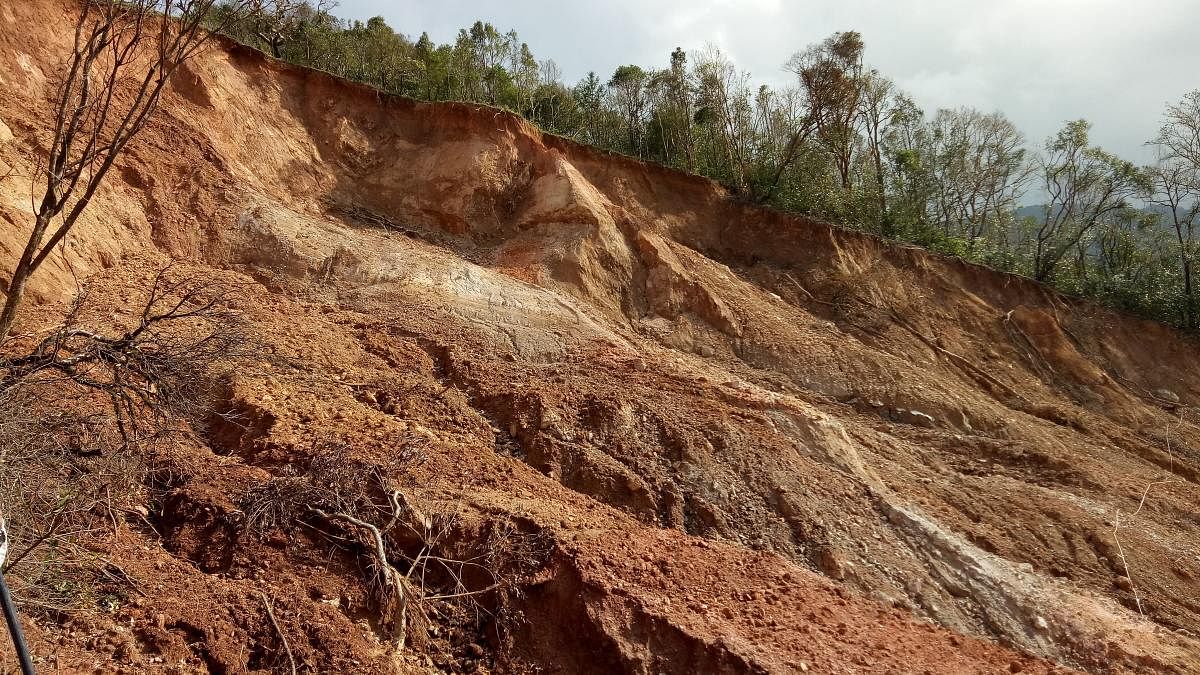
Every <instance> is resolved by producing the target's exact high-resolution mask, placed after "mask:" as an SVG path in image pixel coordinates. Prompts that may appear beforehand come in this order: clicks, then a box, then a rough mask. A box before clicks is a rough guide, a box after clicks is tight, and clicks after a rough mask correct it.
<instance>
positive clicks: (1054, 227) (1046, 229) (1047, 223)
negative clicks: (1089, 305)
mask: <svg viewBox="0 0 1200 675" xmlns="http://www.w3.org/2000/svg"><path fill="white" fill-rule="evenodd" d="M1090 129H1091V124H1089V123H1088V122H1087V121H1086V120H1075V121H1073V122H1068V123H1067V124H1066V126H1064V127H1063V129H1062V130H1061V131H1059V132H1058V134H1057V135H1055V136H1054V137H1053V138H1051V139H1049V140H1048V141H1047V142H1046V151H1045V155H1044V156H1043V157H1042V159H1041V173H1042V179H1043V181H1044V185H1045V189H1046V192H1047V194H1048V195H1049V200H1050V201H1049V203H1048V204H1047V205H1046V208H1045V212H1044V215H1043V218H1042V222H1041V224H1040V225H1039V227H1038V229H1037V232H1036V241H1035V248H1034V257H1033V276H1034V278H1035V279H1037V280H1038V281H1049V280H1051V279H1053V278H1054V276H1055V274H1056V272H1057V271H1058V265H1059V263H1060V262H1061V261H1062V259H1063V257H1064V256H1066V255H1067V253H1069V252H1071V251H1072V249H1075V250H1076V252H1077V253H1078V254H1079V255H1078V258H1077V260H1078V266H1079V267H1080V268H1081V267H1082V266H1083V265H1084V264H1085V259H1086V258H1085V255H1084V252H1085V247H1086V244H1087V241H1086V238H1087V236H1088V235H1089V234H1090V233H1092V232H1093V230H1095V229H1096V227H1097V226H1098V225H1100V224H1101V223H1102V222H1103V221H1104V219H1105V218H1106V217H1110V216H1113V215H1117V214H1118V213H1119V212H1121V211H1122V210H1124V209H1127V208H1128V207H1129V205H1128V202H1127V200H1128V199H1130V198H1131V197H1134V196H1136V195H1138V194H1143V193H1145V192H1148V191H1149V190H1148V188H1149V185H1148V182H1147V179H1146V177H1145V175H1144V174H1143V173H1142V172H1141V171H1139V170H1138V169H1137V167H1135V166H1134V165H1133V164H1132V163H1131V162H1128V161H1126V160H1123V159H1121V158H1119V157H1117V156H1115V155H1113V154H1111V153H1108V152H1105V151H1104V150H1102V149H1100V148H1097V147H1093V146H1090V145H1089V144H1088V132H1089V130H1090ZM1077 271H1078V272H1079V273H1081V274H1082V273H1083V272H1084V270H1083V269H1078V270H1077Z"/></svg>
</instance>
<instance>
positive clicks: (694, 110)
mask: <svg viewBox="0 0 1200 675" xmlns="http://www.w3.org/2000/svg"><path fill="white" fill-rule="evenodd" d="M223 11H224V10H223V9H222V6H218V7H217V8H216V9H215V10H214V12H213V21H214V23H220V24H223V25H229V26H232V28H231V29H229V30H227V31H226V32H228V33H229V34H230V36H231V37H233V38H234V39H236V40H238V41H240V42H243V43H245V44H249V45H252V46H255V47H258V48H260V49H262V50H264V51H267V52H269V53H271V54H273V55H274V56H275V57H277V58H281V59H284V60H287V61H290V62H293V63H297V64H301V65H305V66H309V67H313V68H318V69H321V70H324V71H327V72H329V73H332V74H334V75H338V76H340V77H344V78H347V79H351V80H356V81H359V82H364V83H367V84H370V85H372V86H375V87H377V88H379V89H381V90H383V91H386V92H389V93H395V94H400V95H404V96H409V97H413V98H417V99H422V100H429V101H443V100H456V101H470V102H477V103H484V104H488V105H494V106H501V107H504V108H508V109H510V110H512V111H514V112H516V113H518V114H520V115H522V116H523V117H525V118H526V119H528V120H530V121H531V122H533V123H535V124H536V125H538V126H539V127H540V128H542V129H544V130H546V131H548V132H551V133H554V134H559V135H562V136H565V137H568V138H572V139H575V140H578V141H581V142H584V143H588V144H591V145H595V146H598V147H601V148H604V149H607V150H611V151H616V152H620V153H623V154H627V155H630V156H633V157H637V158H640V159H643V160H648V161H653V162H658V163H661V164H664V165H667V166H670V167H674V168H678V169H681V170H684V171H689V172H692V173H697V174H701V175H704V176H708V177H710V178H713V179H716V180H718V181H720V182H721V183H723V184H724V185H726V186H728V187H729V189H730V190H732V191H733V192H734V193H736V194H737V195H739V196H740V197H741V198H743V199H745V200H748V201H752V202H755V203H759V204H762V205H765V206H771V207H774V208H778V209H782V210H785V211H790V212H794V213H800V214H805V215H809V216H813V217H817V218H821V219H825V220H829V221H833V222H837V223H841V224H843V225H845V226H847V227H852V228H856V229H860V230H864V231H867V232H872V233H875V234H878V235H880V236H882V237H885V238H889V239H894V240H902V241H906V242H911V243H915V244H918V245H921V246H924V247H927V248H929V249H932V250H935V251H938V252H941V253H946V254H951V255H955V256H959V257H962V258H964V259H966V260H970V261H974V262H980V263H983V264H986V265H989V266H992V267H995V268H998V269H1001V270H1005V271H1008V272H1014V273H1017V274H1022V275H1025V276H1028V277H1031V278H1033V279H1036V280H1038V281H1042V282H1046V283H1049V284H1052V285H1054V286H1055V287H1057V288H1059V289H1061V290H1063V291H1065V292H1068V293H1071V294H1075V295H1083V296H1088V297H1092V298H1094V299H1097V300H1099V301H1101V302H1103V303H1105V304H1108V305H1110V306H1113V307H1116V308H1119V309H1122V310H1126V311H1131V312H1134V313H1137V314H1140V315H1142V316H1146V317H1149V318H1153V319H1157V320H1160V321H1163V322H1167V323H1170V324H1173V325H1175V326H1178V327H1181V328H1185V329H1188V330H1197V329H1198V328H1200V303H1198V302H1197V297H1196V296H1197V293H1196V290H1195V280H1194V278H1193V276H1194V267H1195V265H1194V261H1195V257H1196V253H1197V248H1198V246H1197V242H1196V238H1195V235H1196V230H1197V229H1198V227H1197V226H1198V224H1200V90H1198V91H1196V92H1193V93H1191V94H1189V95H1187V96H1186V97H1184V98H1183V99H1182V100H1181V101H1179V102H1178V103H1175V104H1173V105H1170V106H1168V107H1167V109H1166V111H1165V113H1164V116H1163V123H1162V127H1161V130H1160V131H1159V133H1158V135H1157V136H1156V137H1155V138H1153V139H1150V140H1149V143H1150V144H1151V145H1152V146H1153V147H1154V148H1155V150H1156V157H1157V159H1156V161H1155V163H1154V164H1153V165H1151V166H1137V165H1135V164H1134V163H1133V162H1130V161H1128V160H1125V159H1122V158H1121V157H1118V156H1116V155H1114V154H1113V153H1110V152H1107V151H1105V150H1104V149H1102V148H1100V147H1097V146H1096V145H1095V144H1093V143H1092V141H1091V139H1090V134H1089V132H1090V129H1091V125H1090V124H1089V123H1088V122H1087V121H1086V120H1073V121H1069V122H1067V123H1066V124H1065V125H1064V126H1063V128H1062V129H1061V130H1060V131H1058V132H1057V133H1056V134H1055V135H1054V136H1052V137H1051V138H1049V139H1047V140H1046V141H1045V142H1044V143H1042V144H1040V145H1038V146H1031V144H1030V143H1028V142H1027V139H1026V138H1025V137H1024V135H1023V134H1022V133H1021V131H1020V130H1019V129H1017V127H1016V126H1015V125H1014V124H1013V123H1012V122H1011V121H1010V120H1009V119H1008V118H1006V117H1005V116H1004V115H1003V114H1002V113H999V112H990V113H985V112H982V111H979V110H975V109H973V108H969V107H962V108H955V109H940V110H936V111H934V112H933V113H932V114H930V113H927V112H926V111H924V110H922V109H921V108H920V107H919V106H918V105H917V103H916V102H915V101H914V100H913V99H912V98H911V97H910V96H908V95H907V94H905V93H904V92H903V91H901V90H900V89H899V88H898V87H897V86H896V84H895V83H894V82H893V81H892V80H891V79H889V78H888V77H887V76H885V75H883V74H881V73H880V72H879V71H878V70H876V69H874V68H870V67H868V66H867V65H866V63H865V60H864V52H865V45H864V42H863V39H862V36H861V35H859V34H858V33H856V32H853V31H846V32H840V33H835V34H833V35H831V36H830V37H828V38H827V39H825V40H823V41H821V42H818V43H815V44H812V45H809V46H807V47H805V48H803V49H801V50H800V51H798V52H796V53H795V54H794V55H792V56H791V58H790V59H788V60H787V62H786V69H787V70H788V71H789V72H790V73H791V74H792V75H793V79H792V82H791V84H790V85H789V86H786V87H783V88H772V87H769V86H767V85H762V84H758V85H756V84H755V83H754V82H753V81H752V79H751V77H750V75H749V74H748V73H746V72H745V71H743V70H741V69H739V68H738V67H737V66H736V65H735V64H734V63H733V62H732V61H731V60H730V59H729V58H728V57H727V56H726V55H725V54H723V53H721V51H720V50H719V49H717V48H715V47H708V48H706V49H703V50H699V51H696V52H691V53H688V52H685V51H683V50H682V49H679V48H676V49H675V50H674V51H672V52H671V53H670V54H669V55H668V58H667V59H665V60H664V63H662V64H660V66H658V67H642V66H639V65H633V64H630V65H623V66H620V67H618V68H617V69H616V70H615V71H614V72H613V73H612V75H611V76H609V77H608V78H603V77H601V76H599V75H597V74H596V73H595V72H591V73H588V74H587V76H585V77H584V78H583V79H581V80H580V81H579V82H576V83H574V84H567V83H565V82H564V81H563V77H562V71H561V70H560V69H559V68H558V66H557V65H556V64H555V63H554V61H553V60H538V59H537V58H535V57H534V55H533V53H532V51H531V50H530V48H529V46H528V44H526V43H524V42H521V40H520V38H519V36H518V35H517V33H516V32H515V31H508V32H501V31H500V30H499V29H497V28H496V27H495V26H493V25H492V24H490V23H484V22H475V23H474V24H473V25H472V26H471V27H470V28H465V29H463V30H461V31H459V33H458V35H457V37H456V38H455V40H454V42H453V43H448V44H435V43H434V42H433V41H432V40H431V39H430V37H429V35H428V34H427V33H422V34H421V35H420V36H419V37H418V38H417V39H416V40H412V39H410V38H409V37H407V36H405V35H403V34H401V33H398V32H396V31H395V30H394V29H393V28H391V27H390V26H388V24H387V23H386V21H384V19H383V18H382V17H375V18H373V19H370V20H369V21H366V22H365V23H364V22H361V21H346V20H342V19H339V18H338V17H336V16H335V15H334V14H333V13H332V12H331V7H330V6H328V5H325V4H318V5H312V4H308V3H303V4H299V5H287V6H283V5H281V6H280V7H279V8H278V10H277V11H276V12H274V13H263V14H262V15H260V16H258V17H257V18H256V19H255V20H254V21H252V22H241V23H237V24H231V23H230V22H228V21H222V17H223V14H222V12H223ZM1028 199H1033V200H1035V201H1040V202H1042V203H1041V204H1040V205H1038V206H1035V207H1030V206H1025V207H1022V202H1023V201H1025V200H1028Z"/></svg>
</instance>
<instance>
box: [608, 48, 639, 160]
mask: <svg viewBox="0 0 1200 675" xmlns="http://www.w3.org/2000/svg"><path fill="white" fill-rule="evenodd" d="M647 79H648V77H647V75H646V71H644V70H642V69H641V68H639V67H637V66H632V65H629V66H619V67H618V68H617V69H616V71H614V72H613V76H612V77H611V78H609V80H608V88H609V89H610V90H611V91H612V95H613V101H614V103H615V104H616V108H617V110H618V111H619V112H620V113H621V116H622V118H623V119H624V120H625V131H626V134H627V140H628V146H627V147H628V149H629V152H631V153H633V154H635V155H637V156H639V157H640V156H641V154H642V124H643V121H644V119H645V116H646V82H647Z"/></svg>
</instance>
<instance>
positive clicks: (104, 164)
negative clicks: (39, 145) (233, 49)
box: [0, 0, 273, 341]
mask: <svg viewBox="0 0 1200 675" xmlns="http://www.w3.org/2000/svg"><path fill="white" fill-rule="evenodd" d="M270 2H273V0H234V2H232V3H228V2H227V3H226V4H227V5H231V6H232V9H233V11H229V12H226V13H224V14H222V16H223V17H224V18H223V19H222V20H223V21H225V22H227V23H231V22H235V21H240V20H242V19H243V18H245V17H246V16H249V15H253V14H257V13H260V12H262V11H263V9H264V5H265V4H267V3H270ZM215 3H216V0H171V1H169V2H162V1H161V0H123V1H118V0H85V1H84V2H83V3H82V7H81V9H80V12H79V17H78V19H77V20H76V23H75V38H74V43H73V49H72V52H71V55H70V57H69V59H68V61H67V64H66V69H65V73H64V74H63V79H62V81H61V83H60V84H59V87H58V91H57V93H56V95H55V98H54V102H53V111H52V112H51V115H50V119H51V120H52V125H53V127H52V128H53V131H52V135H51V138H50V143H49V147H50V149H49V153H48V155H47V156H46V157H44V158H42V160H41V164H40V166H39V167H38V170H37V172H36V173H35V174H34V176H35V178H34V180H35V185H34V189H33V195H34V198H35V209H34V212H35V217H34V224H33V230H32V231H31V232H30V234H29V239H28V240H27V241H26V244H25V248H24V250H23V252H22V253H21V257H20V259H19V260H18V262H17V265H16V267H15V268H14V269H13V272H12V277H11V278H10V280H9V282H8V288H7V289H6V290H7V297H6V299H5V303H4V307H3V310H0V341H3V340H4V339H5V338H7V337H8V335H9V333H10V332H11V331H12V325H13V322H14V321H15V320H16V317H17V310H18V308H19V307H20V304H21V300H22V298H23V296H24V294H25V287H26V285H27V284H28V282H29V278H30V277H31V276H32V275H33V273H34V272H36V271H37V270H38V268H39V267H41V266H42V263H44V262H45V261H46V258H47V257H48V256H49V255H50V253H51V252H52V251H53V250H54V248H55V247H56V246H57V245H58V244H60V243H61V242H62V241H63V240H64V239H65V238H66V237H67V235H68V234H69V233H70V232H71V230H72V228H74V227H75V225H76V223H77V222H78V221H79V217H80V216H81V215H82V214H83V213H84V211H85V210H86V209H87V208H88V205H89V204H90V203H91V200H92V199H93V198H94V197H95V195H96V190H97V189H98V188H99V187H100V184H101V183H102V182H103V181H104V179H105V177H106V176H107V175H108V172H109V170H110V169H111V168H112V166H113V163H114V162H115V161H116V159H117V158H118V157H119V156H120V155H121V153H122V152H123V151H124V150H125V148H126V146H128V144H129V142H130V141H131V140H133V138H134V137H136V136H137V135H138V134H139V133H140V132H141V131H142V130H143V129H145V128H146V125H147V124H148V123H149V121H150V119H151V116H152V115H153V114H154V112H155V110H157V108H158V104H159V102H160V101H161V99H162V94H163V91H164V89H165V88H166V86H167V84H168V83H169V82H170V80H171V76H172V75H174V74H175V72H176V71H177V70H178V69H179V67H180V66H182V65H183V64H184V63H186V62H187V61H188V60H189V59H191V58H192V57H194V56H195V55H196V54H197V53H198V52H199V51H200V50H201V49H202V48H203V47H204V46H205V44H207V43H208V41H209V39H210V38H211V37H212V35H213V33H210V32H209V30H208V29H207V28H206V27H205V22H206V21H207V20H209V15H210V14H212V10H213V6H214V4H215ZM227 27H228V26H227V25H222V26H216V27H215V28H216V29H217V30H221V29H224V28H227ZM38 183H41V186H40V187H39V186H38ZM38 194H40V195H41V197H40V200H39V199H36V195H38Z"/></svg>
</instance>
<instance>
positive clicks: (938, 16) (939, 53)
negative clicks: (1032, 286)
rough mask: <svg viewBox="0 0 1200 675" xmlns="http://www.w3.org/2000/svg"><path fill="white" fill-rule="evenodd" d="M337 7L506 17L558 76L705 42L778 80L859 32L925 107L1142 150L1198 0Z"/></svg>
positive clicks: (496, 1)
mask: <svg viewBox="0 0 1200 675" xmlns="http://www.w3.org/2000/svg"><path fill="white" fill-rule="evenodd" d="M336 12H337V13H338V14H339V15H340V16H342V17H344V18H352V19H366V18H369V17H371V16H375V15H382V16H383V17H384V18H386V19H387V21H388V23H389V24H390V25H391V26H392V27H393V28H395V29H396V30H397V31H399V32H401V33H405V34H407V35H409V36H411V37H414V38H415V37H416V36H418V35H420V33H421V31H423V30H425V31H428V32H429V34H430V36H431V37H432V38H433V39H434V40H435V41H436V42H439V43H441V42H449V41H452V40H453V39H454V36H455V35H456V34H457V32H458V29H459V28H463V27H467V26H470V24H471V23H472V22H474V21H475V20H476V19H482V20H484V21H489V22H491V23H492V24H494V25H495V26H496V27H497V28H499V29H500V30H502V31H506V30H508V29H510V28H513V29H516V31H517V32H518V33H519V34H520V36H521V39H522V40H523V41H525V42H528V43H529V46H530V48H531V49H532V50H533V53H534V56H536V57H537V58H538V59H539V60H544V59H547V58H552V59H554V61H555V62H557V63H558V65H559V67H560V68H562V71H563V79H564V80H566V82H567V83H568V84H571V83H574V82H575V81H577V80H578V79H579V78H581V77H582V76H584V75H585V74H586V73H587V72H588V71H589V70H595V71H596V72H597V73H598V74H600V75H601V76H603V77H605V78H606V79H607V76H608V75H611V74H612V71H613V69H614V68H616V66H618V65H620V64H623V63H636V64H638V65H640V66H643V67H656V68H658V67H664V66H665V65H666V64H667V62H668V55H669V53H670V52H671V50H672V49H674V48H675V47H676V46H679V47H683V48H684V49H685V50H694V49H700V48H702V47H703V46H704V45H705V44H706V43H709V42H711V43H714V44H716V45H717V46H719V47H721V49H722V50H723V51H725V52H726V53H727V54H729V55H730V56H731V57H732V58H733V59H734V61H735V62H736V63H737V64H738V65H739V66H740V67H741V68H742V69H744V70H747V71H749V72H750V74H751V75H752V77H753V79H754V81H755V82H765V83H767V84H770V85H772V86H783V85H786V84H787V83H788V82H789V74H788V73H786V72H785V71H784V70H783V68H782V66H783V63H784V62H785V61H787V59H788V57H789V56H790V55H791V54H792V53H793V52H795V51H797V50H799V49H800V48H802V47H804V46H805V45H807V44H809V43H812V42H816V41H819V40H821V39H823V38H824V37H826V36H827V35H829V34H831V33H833V32H835V31H838V30H857V31H859V32H860V33H862V35H863V39H864V41H865V42H866V60H867V62H868V65H870V66H872V67H875V68H878V69H879V70H880V71H881V72H882V73H884V74H885V75H888V76H890V77H891V78H892V79H894V80H896V82H897V83H898V84H899V85H900V87H901V88H902V89H904V90H905V91H907V92H909V93H910V94H911V95H912V96H913V97H914V98H915V99H916V101H917V103H918V104H919V105H921V107H922V108H924V109H925V110H926V111H927V112H932V111H934V110H936V109H937V108H939V107H956V106H963V105H967V106H973V107H976V108H979V109H981V110H984V111H985V112H991V111H995V110H1000V111H1002V112H1004V113H1005V114H1007V115H1008V116H1009V117H1010V118H1011V119H1012V120H1013V121H1014V122H1016V124H1017V126H1018V127H1020V128H1021V130H1022V131H1023V132H1024V133H1025V135H1026V137H1027V139H1028V140H1029V141H1031V143H1033V144H1039V145H1040V143H1041V142H1042V141H1043V140H1044V139H1045V138H1046V137H1047V136H1049V135H1051V134H1053V133H1054V132H1055V131H1056V130H1057V129H1058V128H1059V127H1060V126H1061V125H1062V123H1063V121H1065V120H1068V119H1077V118H1080V117H1083V118H1086V119H1088V120H1090V121H1091V122H1093V124H1094V127H1093V132H1092V134H1093V135H1092V139H1093V142H1095V143H1098V144H1100V145H1102V146H1104V147H1105V148H1107V149H1109V150H1111V151H1114V152H1117V153H1118V154H1121V155H1123V156H1125V157H1127V158H1128V159H1131V160H1135V161H1138V162H1148V161H1150V159H1151V156H1152V155H1151V153H1150V151H1149V150H1148V149H1147V148H1145V147H1144V145H1143V144H1144V142H1145V141H1146V140H1148V139H1150V138H1151V137H1152V136H1153V135H1154V133H1155V131H1156V129H1157V128H1158V125H1159V120H1160V117H1161V115H1162V110H1163V107H1164V106H1165V105H1166V104H1167V103H1168V102H1174V101H1177V100H1178V99H1180V98H1181V97H1182V95H1183V94H1184V93H1186V92H1187V91H1189V90H1192V89H1196V88H1200V39H1197V34H1196V30H1197V28H1198V27H1200V2H1197V1H1196V0H1139V1H1138V2H1130V1H1129V0H1119V1H1118V0H800V1H797V0H600V1H595V2H583V1H577V0H557V1H553V2H551V1H547V0H476V1H475V2H471V1H468V0H434V1H426V2H422V1H420V0H405V1H403V2H400V1H398V0H340V3H339V7H338V9H337V10H336Z"/></svg>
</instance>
